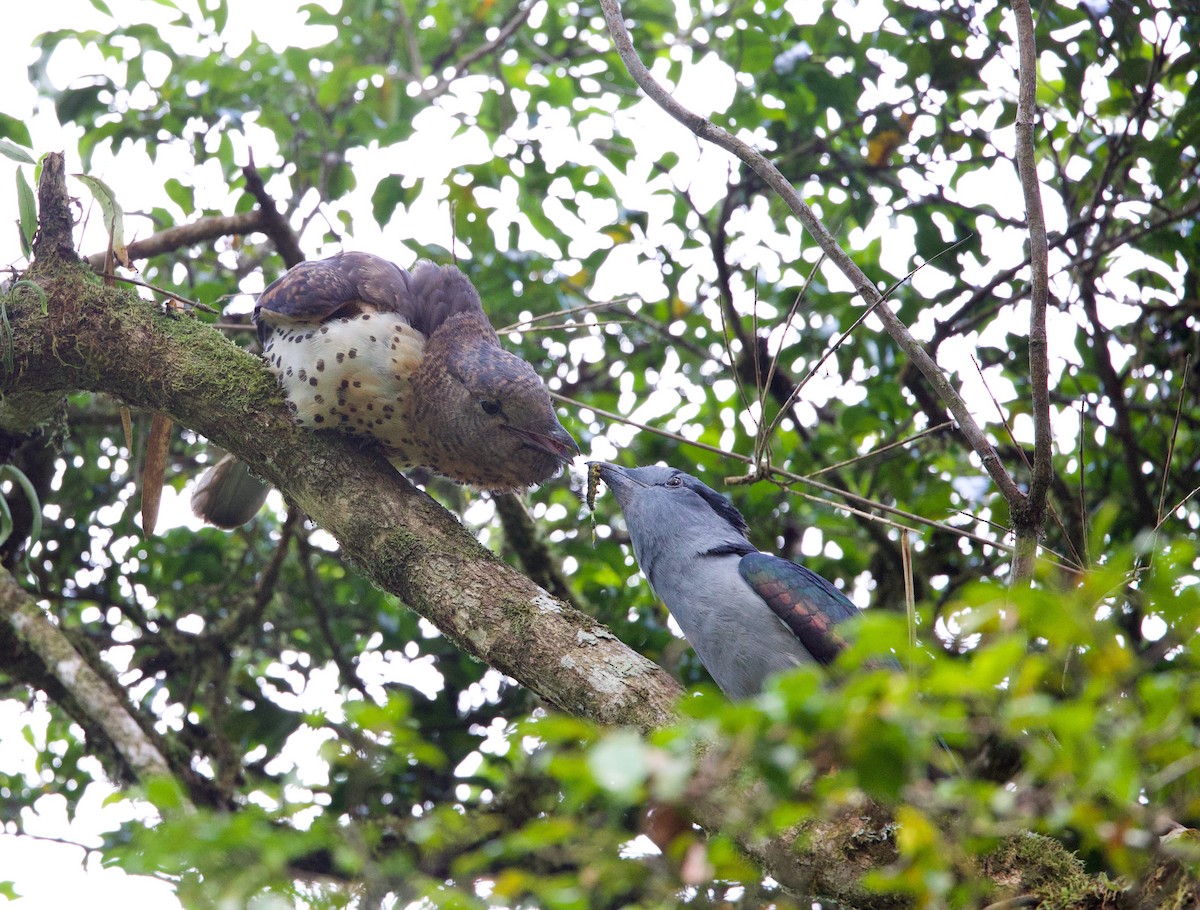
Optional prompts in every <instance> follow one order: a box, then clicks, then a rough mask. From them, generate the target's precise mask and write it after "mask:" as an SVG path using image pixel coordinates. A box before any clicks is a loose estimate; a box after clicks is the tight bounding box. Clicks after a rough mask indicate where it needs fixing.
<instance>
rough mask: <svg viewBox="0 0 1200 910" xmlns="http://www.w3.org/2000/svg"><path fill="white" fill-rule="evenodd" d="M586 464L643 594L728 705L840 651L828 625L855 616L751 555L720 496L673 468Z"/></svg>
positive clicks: (803, 573) (810, 580)
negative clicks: (671, 620)
mask: <svg viewBox="0 0 1200 910" xmlns="http://www.w3.org/2000/svg"><path fill="white" fill-rule="evenodd" d="M593 464H594V467H593V470H594V471H596V472H598V473H599V475H600V477H601V478H603V480H604V482H605V484H606V485H607V486H608V488H609V489H610V490H612V492H613V495H614V496H616V498H617V502H618V503H620V505H621V511H622V512H623V513H624V514H625V526H626V527H627V528H628V529H629V537H630V540H632V542H633V555H634V556H635V557H636V558H637V561H638V565H639V566H641V569H642V572H643V573H645V575H646V578H647V579H649V581H650V587H651V588H653V589H654V592H655V594H657V595H658V596H659V597H660V598H661V599H662V601H663V602H664V603H665V604H666V605H667V609H668V610H669V611H670V612H671V615H672V616H673V617H675V621H676V622H677V623H679V627H680V628H681V629H682V630H683V634H684V636H685V637H686V638H687V640H688V642H689V644H691V646H692V647H693V648H694V649H695V650H696V654H697V655H698V656H699V658H700V662H701V663H703V664H704V666H705V668H706V669H707V670H708V672H709V673H710V674H711V675H712V678H713V679H714V680H715V681H716V683H717V685H718V686H720V687H721V690H722V691H723V692H725V694H727V695H728V696H729V697H730V698H747V697H749V696H751V695H754V694H756V693H757V692H759V691H761V690H762V686H763V682H764V680H766V678H767V677H768V676H771V675H772V674H775V673H778V672H780V671H782V670H789V669H793V668H795V667H797V666H799V665H801V664H804V663H811V662H813V661H815V662H817V663H820V664H828V663H830V662H831V661H832V660H833V659H834V658H835V657H836V656H837V654H838V652H840V651H841V650H842V649H843V648H844V647H845V642H844V641H843V639H842V638H841V636H839V634H838V630H837V625H838V624H839V623H841V622H843V621H845V620H847V619H852V618H853V617H855V616H858V615H859V614H860V611H859V609H858V608H857V607H856V606H855V605H854V604H853V603H851V602H850V600H849V599H848V598H847V597H846V595H844V594H843V593H842V592H841V591H839V590H838V589H837V588H835V587H834V586H833V585H832V584H830V583H829V582H828V581H826V580H825V579H824V578H822V577H821V576H820V575H817V574H816V573H815V572H812V571H810V570H808V569H806V568H804V566H801V565H797V564H796V563H794V562H789V561H788V560H786V559H780V558H779V557H778V556H772V555H770V554H769V553H762V552H760V551H759V550H758V549H757V548H756V547H755V546H754V545H753V544H751V543H750V541H749V539H748V538H747V536H746V533H747V530H748V529H747V526H746V521H745V519H744V518H742V514H741V512H739V511H738V510H737V509H736V508H735V507H734V505H733V503H732V502H730V501H729V500H728V499H727V498H726V497H724V496H722V495H721V494H720V493H718V492H716V491H715V490H712V489H710V488H709V487H707V486H705V485H704V484H703V483H701V482H700V481H699V480H697V479H696V478H695V477H692V476H691V475H690V474H685V473H684V472H683V471H679V470H676V469H675V468H660V467H648V468H621V467H618V466H616V465H613V464H605V463H593Z"/></svg>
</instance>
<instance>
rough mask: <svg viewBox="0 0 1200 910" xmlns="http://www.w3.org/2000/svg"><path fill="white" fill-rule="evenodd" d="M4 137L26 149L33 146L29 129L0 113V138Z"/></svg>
mask: <svg viewBox="0 0 1200 910" xmlns="http://www.w3.org/2000/svg"><path fill="white" fill-rule="evenodd" d="M4 136H8V137H9V138H11V139H12V140H13V141H14V142H16V143H17V144H18V145H23V146H25V147H26V148H31V147H32V146H33V140H32V139H30V138H29V127H27V126H26V125H25V123H24V122H23V121H21V120H18V119H17V118H16V117H10V116H9V115H8V114H3V113H0V137H4ZM26 163H27V164H28V163H31V162H26Z"/></svg>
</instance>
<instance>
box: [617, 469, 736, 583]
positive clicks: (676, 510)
mask: <svg viewBox="0 0 1200 910" xmlns="http://www.w3.org/2000/svg"><path fill="white" fill-rule="evenodd" d="M597 470H598V471H599V474H600V477H601V478H602V479H603V480H604V483H605V485H606V486H607V487H608V488H609V489H610V490H611V491H612V493H613V495H614V496H615V497H616V499H617V502H618V503H619V504H620V506H621V512H622V513H623V514H624V515H625V526H626V528H628V530H629V539H630V541H631V542H632V543H633V553H634V556H635V557H636V558H637V561H638V565H640V566H641V567H642V571H644V572H645V573H646V576H647V577H648V578H650V580H651V584H653V583H654V577H653V572H654V567H655V566H656V565H657V564H658V563H659V560H660V559H661V558H662V557H663V556H664V555H671V554H675V555H678V556H680V557H682V558H690V557H693V556H697V555H699V554H701V553H706V552H710V551H712V550H718V549H721V548H730V551H731V552H733V551H735V550H745V549H747V548H749V542H748V540H747V537H746V532H747V530H748V529H747V526H746V520H745V519H744V518H743V517H742V513H741V512H739V511H738V510H737V508H736V507H735V506H734V504H733V503H732V502H730V501H729V499H728V498H727V497H725V496H722V495H721V494H720V493H718V492H717V491H716V490H713V489H712V488H711V487H708V486H706V485H705V484H703V483H701V482H700V481H699V480H697V479H696V478H695V477H693V476H692V475H691V474H685V473H684V472H683V471H680V470H677V469H676V468H667V467H658V466H652V467H646V468H622V467H618V466H617V465H615V464H607V463H599V467H598V468H597Z"/></svg>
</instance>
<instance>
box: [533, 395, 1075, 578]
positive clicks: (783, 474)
mask: <svg viewBox="0 0 1200 910" xmlns="http://www.w3.org/2000/svg"><path fill="white" fill-rule="evenodd" d="M550 397H551V398H553V399H554V400H555V401H561V402H562V403H563V404H568V405H571V406H572V407H575V408H579V409H582V410H588V411H591V412H592V413H593V414H598V415H600V416H601V417H605V418H607V419H609V420H615V421H617V422H618V423H623V424H625V425H627V426H631V427H634V428H635V429H638V430H645V431H646V432H647V433H654V434H656V435H658V436H662V437H664V438H666V439H673V440H675V441H676V442H679V443H682V444H684V445H689V446H694V447H695V448H697V449H702V450H703V451H705V452H713V453H714V454H717V455H722V456H724V457H725V458H730V459H733V460H734V461H740V462H742V463H743V464H748V465H750V466H751V468H752V469H753V468H754V459H753V458H752V457H751V456H749V455H741V454H739V453H737V452H727V451H726V450H725V449H722V448H718V447H717V446H713V445H709V444H708V443H705V442H697V441H696V440H694V439H688V438H687V437H686V436H682V435H680V434H679V433H672V432H671V431H670V430H663V429H661V428H659V427H652V426H650V425H648V424H644V423H639V422H638V421H636V420H630V419H629V418H628V417H623V416H621V415H620V414H614V413H613V412H612V411H606V410H604V409H603V408H598V407H596V406H595V405H593V404H588V403H586V402H583V401H577V400H576V399H574V398H570V397H568V396H566V395H560V394H559V393H557V392H551V393H550ZM767 471H768V473H769V474H771V475H774V476H776V477H780V478H783V479H784V480H787V481H791V482H794V483H805V484H809V485H810V486H814V487H816V488H817V489H819V490H823V491H825V492H827V493H832V494H833V495H834V496H838V497H840V498H842V499H846V500H849V501H851V502H857V503H860V504H861V505H863V506H864V507H865V508H868V509H877V510H879V511H881V512H886V513H888V514H891V515H895V516H897V517H899V518H904V519H907V520H908V521H911V522H914V523H916V524H920V525H924V526H925V527H927V528H932V529H933V530H935V531H941V532H944V533H947V534H953V535H954V536H955V537H962V538H965V539H966V540H970V541H972V542H974V543H977V544H981V545H983V546H987V547H995V548H996V549H997V550H1000V551H1001V552H1003V553H1012V552H1013V548H1012V547H1011V546H1010V545H1009V544H1006V543H1004V542H1002V541H998V540H990V539H988V538H986V537H980V536H979V535H978V534H972V533H971V532H970V531H965V530H963V529H962V528H956V527H954V526H953V525H947V524H943V523H942V522H939V521H934V520H933V519H931V518H925V517H924V516H922V515H917V514H915V513H913V512H906V511H905V510H903V509H898V508H896V507H895V506H889V505H886V504H885V503H881V502H875V501H874V500H873V499H868V498H867V497H865V496H859V495H858V494H857V493H851V492H850V491H849V490H843V489H841V488H839V487H835V486H831V485H829V484H827V483H821V482H820V481H819V480H814V479H813V478H812V477H805V476H803V475H801V474H796V473H793V472H792V471H785V470H783V469H782V468H776V467H769V468H768V469H767ZM763 479H765V478H764V477H762V475H760V474H759V473H758V472H757V471H755V473H753V474H751V475H748V476H747V478H746V480H747V481H750V482H753V481H758V480H763ZM725 482H726V483H731V484H732V483H735V481H734V480H733V479H731V478H726V481H725ZM795 492H797V493H798V495H800V496H803V497H805V498H806V499H810V500H812V501H814V502H820V503H824V504H825V505H828V506H830V507H832V508H835V509H840V510H841V511H843V512H846V513H848V514H850V515H857V516H859V517H860V518H866V519H869V520H871V521H876V522H879V523H881V524H886V525H888V526H890V527H893V528H897V529H899V530H902V531H915V529H914V528H912V527H907V526H905V525H901V524H897V523H896V522H893V521H889V520H888V519H886V518H881V517H880V516H879V515H875V514H872V513H869V512H864V511H861V510H859V509H856V508H853V507H851V506H848V505H846V504H844V503H839V502H833V501H832V500H829V499H824V498H823V497H820V496H812V495H810V494H808V493H804V492H803V491H795ZM972 517H974V516H972ZM976 520H978V519H976ZM1060 558H1061V557H1060ZM1064 562H1067V561H1066V560H1064Z"/></svg>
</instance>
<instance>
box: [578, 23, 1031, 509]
mask: <svg viewBox="0 0 1200 910" xmlns="http://www.w3.org/2000/svg"><path fill="white" fill-rule="evenodd" d="M600 6H601V8H602V9H603V10H604V18H605V20H606V22H607V23H608V30H609V34H610V35H611V36H612V39H613V43H614V44H615V45H616V48H617V53H618V54H619V55H620V56H621V60H622V61H623V62H624V64H625V66H626V68H627V69H628V70H629V73H630V75H631V76H632V77H633V79H634V81H635V82H636V83H637V84H638V86H639V87H640V88H641V89H642V91H644V92H645V93H646V95H647V96H649V97H650V98H651V99H652V100H653V101H654V102H655V103H656V104H658V105H659V106H660V107H661V108H662V109H663V110H665V111H666V112H667V113H668V114H670V115H671V116H672V117H674V118H675V119H676V120H678V121H679V122H680V123H682V124H683V125H684V126H686V127H687V128H688V129H689V130H691V131H692V132H693V133H695V134H696V136H698V137H699V138H701V139H705V140H707V141H709V142H711V143H713V144H714V145H717V146H720V147H721V148H723V149H725V150H726V151H728V152H730V153H732V154H734V155H736V156H737V157H738V158H740V159H741V160H742V161H744V162H746V164H748V165H750V167H751V168H753V169H754V171H755V173H757V174H758V175H759V176H760V177H761V178H762V179H763V180H764V181H765V182H766V184H767V185H768V186H769V187H771V189H773V190H774V191H775V192H776V193H777V194H778V195H779V197H780V198H781V199H783V201H784V202H785V203H787V206H788V208H789V209H790V210H791V211H792V213H793V214H794V215H795V216H796V217H797V219H798V220H799V221H800V223H801V224H802V225H804V228H805V230H806V231H808V233H809V235H810V236H811V237H812V238H813V239H814V240H815V241H816V242H817V246H818V247H820V249H821V251H822V252H823V253H824V254H825V255H826V256H827V257H829V259H830V261H831V262H833V264H834V265H835V266H836V267H837V268H838V270H839V271H840V272H841V273H842V274H843V275H845V276H846V278H847V279H849V281H850V283H851V284H852V285H853V286H854V289H855V291H857V292H858V294H859V295H860V296H861V297H862V299H863V301H864V302H865V303H866V304H867V305H868V306H875V313H876V314H877V315H878V317H879V319H880V320H881V321H882V322H883V324H884V327H885V328H886V329H887V332H888V334H889V335H890V336H891V337H892V339H893V340H894V341H895V342H896V343H897V344H898V345H899V346H900V348H901V350H903V351H904V353H905V354H906V355H908V357H909V359H910V360H912V361H913V362H914V363H915V364H916V365H917V367H918V368H919V369H920V370H921V373H922V374H923V375H924V376H925V378H926V380H928V382H929V383H930V385H932V386H933V388H934V389H935V390H936V391H937V393H938V396H939V397H940V398H941V400H942V401H943V402H944V403H945V405H946V407H947V408H949V410H950V412H951V413H952V414H953V415H954V418H955V419H956V420H957V421H958V423H959V428H960V430H961V431H962V434H963V436H965V437H966V439H967V441H968V443H970V445H971V448H972V449H973V450H974V451H975V452H976V454H978V455H979V458H980V460H981V462H982V463H983V467H984V469H985V470H986V471H987V472H988V474H989V476H990V477H991V478H992V480H993V481H994V482H995V484H996V486H997V487H998V488H999V489H1000V492H1001V493H1002V494H1003V495H1004V498H1005V499H1006V500H1007V501H1008V503H1009V506H1010V509H1011V510H1012V511H1014V512H1016V511H1018V510H1019V509H1021V508H1023V507H1024V503H1025V494H1024V493H1023V492H1022V491H1021V490H1020V488H1019V487H1018V486H1017V484H1016V481H1014V480H1013V478H1012V476H1011V475H1010V474H1009V473H1008V471H1007V470H1005V468H1004V465H1003V464H1002V463H1001V461H1000V457H999V456H998V455H997V454H996V450H995V448H994V447H993V446H992V444H991V442H990V441H989V440H988V438H987V436H986V435H985V434H984V432H983V430H982V429H981V428H980V427H979V425H978V424H977V423H976V422H975V418H974V417H973V416H972V415H971V412H970V409H969V408H968V407H967V404H966V402H965V401H963V399H962V396H961V395H959V394H958V390H957V389H955V388H954V386H953V385H951V384H950V381H949V379H947V378H946V375H945V374H944V373H943V372H942V370H941V368H940V367H938V365H937V364H936V363H935V362H934V360H933V358H931V357H930V356H929V354H928V353H927V352H926V351H925V349H924V348H923V347H922V346H921V343H920V342H919V341H917V339H916V338H914V337H913V335H912V333H910V332H909V331H908V328H907V327H906V326H905V325H904V324H903V323H902V322H901V321H900V319H899V317H897V316H896V314H895V313H894V312H893V311H892V310H891V308H890V307H888V306H886V305H878V306H876V305H877V304H879V302H880V300H881V297H882V295H881V294H880V292H879V290H878V289H877V288H876V287H875V285H874V284H872V283H871V280H870V279H869V278H867V276H866V274H864V273H863V271H862V269H860V268H859V267H858V265H857V264H856V263H855V262H854V260H853V259H851V258H850V256H849V255H847V254H846V252H845V251H844V250H842V248H841V247H840V246H838V243H837V241H836V240H835V239H834V237H833V235H832V234H830V233H829V231H828V230H827V229H826V227H825V225H824V224H822V223H821V220H820V219H819V218H818V217H817V215H816V213H815V212H814V211H813V210H812V208H810V207H809V205H808V204H807V203H806V202H805V201H804V200H803V199H801V198H800V195H799V193H797V192H796V190H795V188H794V187H793V186H792V185H791V183H789V182H788V180H787V178H786V177H784V176H783V174H782V173H780V171H779V169H778V168H777V167H775V165H774V164H773V163H772V162H771V161H770V160H769V159H767V158H766V157H765V156H764V155H762V154H761V153H760V152H758V151H757V150H755V149H753V148H751V147H750V146H749V145H747V144H746V143H744V142H742V141H741V140H739V139H737V138H736V137H735V136H732V135H730V134H729V133H728V132H726V131H725V130H723V129H721V128H720V127H718V126H717V125H715V124H714V123H712V122H711V121H710V120H707V119H705V118H704V117H700V116H698V115H696V114H693V113H692V112H691V111H689V110H687V109H686V108H685V107H683V106H682V105H681V104H679V102H677V101H676V100H675V99H674V98H673V97H671V95H670V94H669V93H668V92H667V91H666V90H665V89H664V88H663V87H662V86H660V85H659V84H658V83H657V82H655V80H654V77H653V76H652V75H651V74H650V71H649V70H648V69H646V67H645V65H644V64H643V63H642V61H641V59H640V58H639V57H638V54H637V51H636V50H635V49H634V46H633V40H632V38H631V37H630V35H629V30H628V29H627V28H626V27H625V19H624V14H623V13H622V12H621V4H620V2H619V0H600Z"/></svg>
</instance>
